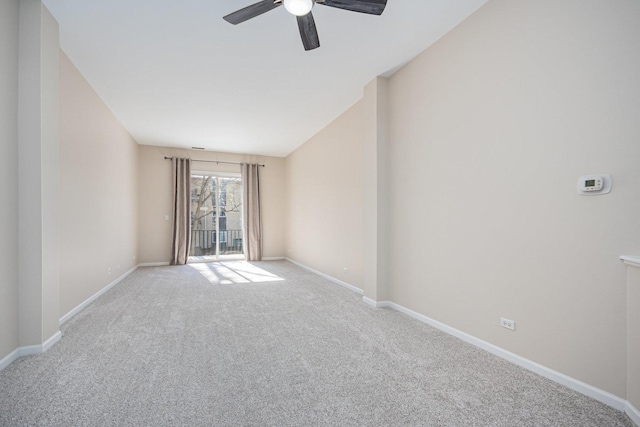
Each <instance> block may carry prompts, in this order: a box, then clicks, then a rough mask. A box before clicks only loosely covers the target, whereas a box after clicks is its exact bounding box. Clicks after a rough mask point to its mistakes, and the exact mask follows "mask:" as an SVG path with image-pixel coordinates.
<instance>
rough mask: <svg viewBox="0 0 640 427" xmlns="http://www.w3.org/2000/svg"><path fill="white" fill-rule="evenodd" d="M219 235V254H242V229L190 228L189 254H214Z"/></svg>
mask: <svg viewBox="0 0 640 427" xmlns="http://www.w3.org/2000/svg"><path fill="white" fill-rule="evenodd" d="M218 234H219V237H220V255H227V254H242V253H243V251H242V230H220V232H219V233H216V230H191V251H190V255H191V256H203V255H215V254H216V239H217V238H218Z"/></svg>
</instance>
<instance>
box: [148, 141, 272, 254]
mask: <svg viewBox="0 0 640 427" xmlns="http://www.w3.org/2000/svg"><path fill="white" fill-rule="evenodd" d="M165 156H167V157H174V156H175V157H190V158H193V159H202V160H218V161H227V162H245V163H260V164H265V165H266V167H264V168H260V191H261V194H260V197H261V198H260V202H261V206H262V229H263V251H262V256H263V258H272V257H283V256H284V203H285V193H284V187H285V185H284V159H282V158H280V157H269V156H251V155H242V154H230V153H215V152H211V151H194V150H185V149H178V148H168V147H155V146H149V145H141V146H140V159H139V162H138V177H139V187H138V197H139V227H138V230H139V253H140V262H141V263H157V262H169V260H170V259H171V224H172V223H171V221H170V220H169V221H167V220H165V219H164V217H165V215H169V216H171V198H172V196H171V162H170V161H169V160H165V159H164V157H165ZM192 170H194V171H213V172H216V171H217V172H238V173H239V172H240V167H239V166H237V165H224V164H221V165H216V164H215V163H200V162H194V163H192Z"/></svg>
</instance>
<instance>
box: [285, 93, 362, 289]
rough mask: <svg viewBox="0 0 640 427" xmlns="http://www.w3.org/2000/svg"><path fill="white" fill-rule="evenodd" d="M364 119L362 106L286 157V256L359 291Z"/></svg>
mask: <svg viewBox="0 0 640 427" xmlns="http://www.w3.org/2000/svg"><path fill="white" fill-rule="evenodd" d="M364 118H365V109H364V104H363V102H362V101H360V102H358V103H357V104H355V105H354V106H353V107H351V108H350V109H349V110H348V111H347V112H345V113H344V114H343V115H342V116H341V117H339V118H338V119H337V120H335V121H334V122H333V123H331V124H330V125H329V126H327V127H326V128H325V129H324V130H322V131H321V132H320V133H318V134H317V135H316V136H314V137H313V138H311V139H310V140H309V141H308V142H306V143H305V144H303V145H302V146H301V147H300V148H298V149H297V150H296V151H294V152H293V153H292V154H290V155H289V156H288V157H287V158H286V171H287V172H286V173H287V175H286V182H287V196H288V205H287V233H286V236H287V238H286V245H287V257H289V258H291V259H293V260H294V261H297V262H300V263H302V264H305V265H307V266H308V267H311V268H313V269H316V270H319V271H321V272H323V273H325V274H328V275H330V276H332V277H335V278H336V279H339V280H342V281H344V282H346V283H348V284H350V285H353V286H356V287H358V288H362V287H363V263H364V259H363V251H364V248H363V242H364V224H363V220H364V209H363V206H364V154H363V153H364V126H365V124H366V122H365V119H364ZM345 268H347V269H348V271H345V270H344V269H345Z"/></svg>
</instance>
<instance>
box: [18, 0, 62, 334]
mask: <svg viewBox="0 0 640 427" xmlns="http://www.w3.org/2000/svg"><path fill="white" fill-rule="evenodd" d="M58 37H59V32H58V23H57V22H56V21H55V19H54V18H53V16H52V15H51V14H50V13H49V11H48V10H47V9H46V7H44V5H43V4H42V3H41V2H40V1H39V0H22V1H21V2H20V13H19V50H20V54H19V58H20V59H19V69H18V72H19V75H20V78H19V83H18V98H19V101H18V139H19V148H18V182H19V193H18V209H19V213H20V215H19V218H18V233H19V239H18V247H17V250H18V283H19V305H18V310H19V317H20V321H19V331H20V332H19V333H20V345H21V346H30V345H40V344H42V343H43V342H45V341H47V340H48V339H49V338H52V337H53V336H54V335H55V334H57V333H58V332H59V325H58V313H59V285H60V263H59V258H58V254H59V252H60V228H59V218H60V180H59V176H60V164H59V158H60V100H59V73H58V70H59V61H58V50H59V45H58Z"/></svg>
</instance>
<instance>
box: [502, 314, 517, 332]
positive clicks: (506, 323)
mask: <svg viewBox="0 0 640 427" xmlns="http://www.w3.org/2000/svg"><path fill="white" fill-rule="evenodd" d="M500 326H502V327H503V328H507V329H511V330H512V331H515V330H516V322H514V321H513V320H509V319H505V318H504V317H501V318H500Z"/></svg>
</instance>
